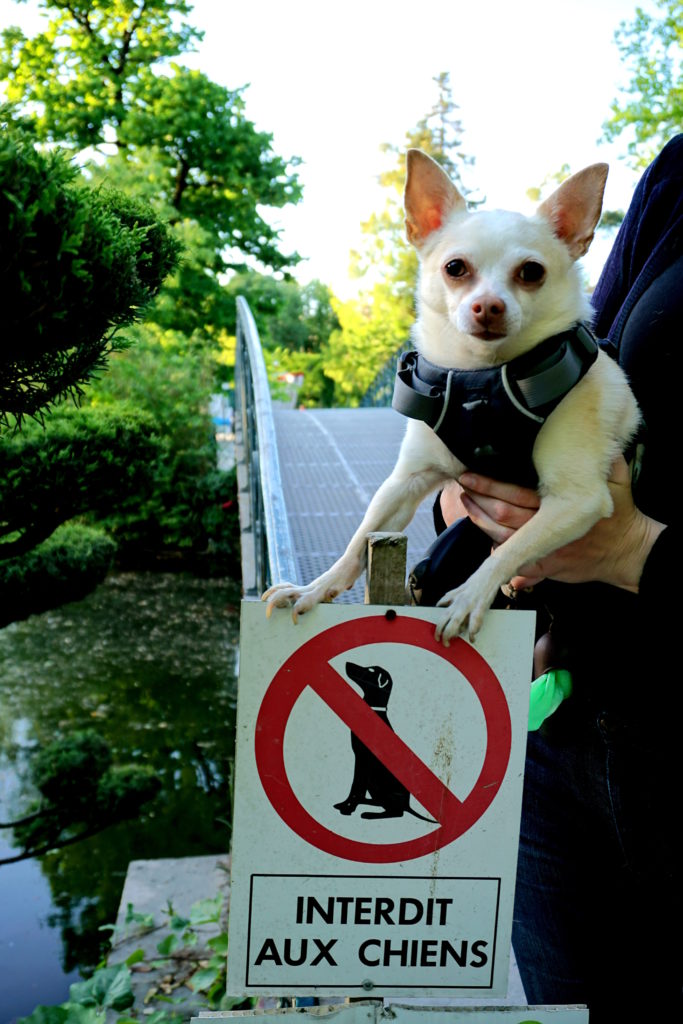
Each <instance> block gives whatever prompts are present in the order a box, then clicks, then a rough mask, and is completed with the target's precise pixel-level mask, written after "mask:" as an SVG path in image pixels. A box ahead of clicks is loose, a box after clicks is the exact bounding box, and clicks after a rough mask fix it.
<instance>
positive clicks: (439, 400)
mask: <svg viewBox="0 0 683 1024" xmlns="http://www.w3.org/2000/svg"><path fill="white" fill-rule="evenodd" d="M597 356H598V343H597V341H596V340H595V337H594V336H593V334H592V332H591V331H590V330H589V329H588V327H586V326H585V324H581V323H579V324H576V325H575V326H574V327H573V328H571V329H570V330H568V331H563V332H562V333H561V334H555V335H553V336H552V337H551V338H547V339H546V340H545V341H543V342H541V344H540V345H538V346H537V347H536V348H534V349H532V351H531V352H526V353H524V355H522V356H518V357H517V358H516V359H513V360H511V361H510V362H509V363H505V364H503V366H499V367H495V368H493V369H494V370H495V371H496V372H500V373H501V374H503V368H505V372H504V377H505V380H506V386H507V385H509V384H512V385H513V387H514V388H515V389H516V390H517V391H518V393H519V399H520V411H522V412H524V411H527V410H528V413H529V414H533V415H532V418H534V419H536V418H537V416H536V414H534V413H533V410H535V409H540V408H543V407H544V406H548V405H550V404H551V403H554V404H557V402H558V401H559V399H560V398H563V397H564V396H565V395H566V394H567V392H568V391H570V390H571V388H573V387H574V385H575V384H576V383H577V382H578V381H579V380H580V379H581V378H582V377H583V375H584V374H585V373H586V371H587V370H588V369H589V368H590V367H591V366H592V364H593V363H594V362H595V360H596V359H597ZM454 372H458V371H453V370H448V369H446V368H445V367H441V366H437V365H436V364H435V363H431V362H430V361H429V360H428V359H425V358H424V357H423V356H421V355H419V353H418V352H416V351H411V352H404V353H403V354H402V355H401V357H400V359H399V363H398V370H397V373H396V380H395V384H394V397H393V401H392V403H391V404H392V406H393V407H394V409H396V410H397V411H398V412H400V413H402V414H403V415H404V416H409V417H411V418H412V419H419V420H424V422H425V423H427V424H428V425H429V426H430V427H432V429H434V428H435V426H436V425H437V424H438V423H439V421H440V419H441V418H442V416H443V413H444V406H445V398H446V394H447V390H448V379H449V375H450V374H452V373H454ZM470 372H473V373H477V372H478V371H470ZM482 372H485V373H486V372H491V370H485V371H482ZM525 405H526V410H525V409H524V406H525ZM550 411H551V410H548V412H550Z"/></svg>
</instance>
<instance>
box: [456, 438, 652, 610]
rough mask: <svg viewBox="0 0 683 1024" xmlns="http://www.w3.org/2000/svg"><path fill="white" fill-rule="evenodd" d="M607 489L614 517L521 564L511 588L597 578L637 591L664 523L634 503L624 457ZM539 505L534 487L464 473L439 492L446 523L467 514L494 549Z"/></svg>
mask: <svg viewBox="0 0 683 1024" xmlns="http://www.w3.org/2000/svg"><path fill="white" fill-rule="evenodd" d="M609 488H610V492H611V494H612V499H613V501H614V512H613V513H612V515H611V516H610V517H609V518H608V519H601V520H599V522H597V523H596V524H595V526H594V527H593V528H592V529H591V530H589V531H588V533H587V534H586V535H585V536H584V537H580V538H579V539H578V540H575V541H573V543H571V544H567V545H566V546H565V547H561V548H558V550H557V551H554V552H552V553H551V554H549V555H547V556H546V557H545V558H542V559H541V560H540V561H538V562H534V563H533V564H532V565H525V566H523V567H522V570H521V572H520V575H519V576H515V577H514V578H513V579H512V580H510V584H511V586H512V587H514V588H515V590H523V589H524V588H525V587H532V586H534V585H535V584H536V583H540V581H541V580H543V579H554V580H559V581H560V582H563V583H587V582H589V581H595V580H597V581H600V582H602V583H610V584H612V585H613V586H616V587H622V588H623V589H625V590H631V591H633V592H637V590H638V583H639V581H640V577H641V574H642V571H643V567H644V565H645V562H646V560H647V556H648V555H649V553H650V551H651V549H652V546H653V545H654V542H655V540H656V539H657V537H658V536H659V534H660V533H661V532H662V530H664V529H665V526H664V525H663V524H662V523H659V522H657V521H656V520H654V519H650V518H649V517H648V516H646V515H644V514H643V513H642V512H641V511H640V510H639V509H638V508H637V507H636V506H635V504H634V502H633V496H632V494H631V482H630V475H629V469H628V466H627V464H626V461H625V460H624V459H623V458H622V457H620V458H619V459H617V460H616V461H615V462H614V464H613V465H612V471H611V474H610V479H609ZM539 504H540V500H539V497H538V495H537V493H536V492H535V491H532V490H529V489H528V488H525V487H518V486H517V485H515V484H508V483H503V482H501V481H499V480H492V479H490V478H489V477H485V476H480V475H479V474H475V473H469V472H468V473H464V474H463V475H462V477H461V479H460V484H457V483H455V482H453V483H452V484H449V485H448V486H447V487H446V488H444V491H443V493H442V495H441V510H442V512H443V516H444V519H445V521H446V523H447V524H450V523H452V522H454V521H455V520H456V519H458V518H460V517H462V516H463V515H466V516H469V518H470V519H471V520H472V522H473V523H474V524H475V525H476V526H478V527H479V528H480V529H481V530H483V531H484V533H486V534H488V536H489V537H490V538H491V540H492V541H493V546H494V547H496V546H497V545H498V544H502V543H503V541H505V540H507V538H508V537H510V536H511V535H512V534H513V533H514V532H515V531H516V530H518V529H519V528H520V526H523V525H524V523H526V522H527V521H528V520H529V519H531V517H532V516H533V515H534V513H535V512H536V510H537V509H538V507H539Z"/></svg>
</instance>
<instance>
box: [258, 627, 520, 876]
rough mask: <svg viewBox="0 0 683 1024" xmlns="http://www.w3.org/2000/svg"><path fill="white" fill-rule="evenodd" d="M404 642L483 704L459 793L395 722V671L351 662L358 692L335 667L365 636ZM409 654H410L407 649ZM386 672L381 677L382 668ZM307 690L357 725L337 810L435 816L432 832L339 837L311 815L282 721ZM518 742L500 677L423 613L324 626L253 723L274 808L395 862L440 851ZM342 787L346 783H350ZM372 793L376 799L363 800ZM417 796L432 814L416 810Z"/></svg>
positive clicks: (489, 792)
mask: <svg viewBox="0 0 683 1024" xmlns="http://www.w3.org/2000/svg"><path fill="white" fill-rule="evenodd" d="M378 643H381V644H391V645H394V644H404V645H408V646H410V647H412V648H419V649H422V650H423V651H428V652H430V653H431V654H432V655H437V656H438V657H440V658H442V659H444V661H445V662H449V663H451V664H452V665H453V666H454V667H455V668H456V669H458V670H459V671H460V673H462V675H463V676H464V677H465V679H466V680H467V682H468V683H469V686H470V687H471V688H472V691H473V692H474V695H475V697H476V699H477V701H478V702H479V705H480V707H481V711H482V712H483V716H484V721H485V726H486V750H485V754H484V760H483V764H482V767H481V770H480V772H479V776H478V777H477V779H476V782H475V783H474V785H473V787H472V788H471V790H470V792H469V794H468V795H467V796H466V797H465V798H464V799H462V800H461V799H459V798H458V797H457V796H455V794H454V793H453V792H452V791H451V789H449V788H448V786H447V785H445V784H444V782H442V781H441V779H440V778H438V776H437V775H435V774H434V772H433V771H432V770H431V769H430V768H429V767H428V766H427V764H425V762H424V760H423V759H421V758H420V757H419V756H418V755H417V754H416V753H415V752H414V751H413V750H412V749H411V748H410V746H409V745H408V744H407V743H406V742H404V740H403V739H401V737H400V736H399V735H397V733H396V732H394V731H393V729H392V727H391V725H390V724H389V721H388V718H387V714H386V708H387V701H388V697H389V694H390V692H391V686H390V682H391V681H392V680H391V679H390V678H389V679H387V678H386V677H387V675H388V673H386V671H385V670H384V669H382V668H381V666H378V665H375V666H362V665H359V664H356V662H355V661H350V660H349V661H346V662H345V667H346V674H347V675H348V677H349V678H350V679H352V680H353V681H354V682H355V683H356V684H357V685H358V686H359V687H360V688H361V690H362V691H363V696H362V697H361V696H360V695H359V694H358V693H357V692H356V691H355V690H354V689H353V688H352V687H351V686H350V685H349V684H348V683H347V682H346V681H345V680H344V679H343V678H342V677H341V676H340V675H339V673H338V672H337V671H336V670H335V669H334V668H333V667H332V666H331V665H330V661H331V660H332V659H334V658H337V657H339V656H343V655H344V654H345V653H346V652H347V651H353V650H357V649H358V648H359V647H361V646H363V645H369V644H378ZM406 653H407V652H406ZM382 673H383V675H382ZM307 688H310V689H311V690H312V691H314V692H315V693H316V694H317V696H318V697H319V698H320V699H321V700H322V701H324V702H325V704H327V706H328V707H329V708H330V709H331V711H332V712H333V713H334V714H335V715H336V716H338V718H339V719H340V720H341V722H343V723H344V725H345V726H347V727H348V728H349V729H350V730H351V734H352V744H353V749H354V755H355V768H354V775H353V779H352V781H351V789H350V792H349V794H348V796H347V797H346V799H343V800H341V801H340V802H339V803H336V804H335V807H336V808H337V812H340V813H341V814H345V815H351V814H353V813H354V812H355V811H356V809H357V807H358V805H359V804H361V803H367V804H373V805H376V806H379V807H380V808H382V810H381V811H365V812H361V813H362V816H363V817H364V818H390V817H392V818H393V817H398V816H400V815H402V814H403V813H405V812H409V813H411V814H415V815H416V816H417V817H420V818H423V820H426V821H430V822H433V823H434V824H438V827H437V828H434V829H432V830H431V831H429V832H428V833H427V834H426V835H422V836H419V837H417V838H413V839H408V840H403V841H400V842H379V841H377V842H367V841H359V840H357V839H351V838H349V837H347V836H344V835H340V834H338V833H337V832H335V831H333V830H332V829H330V828H328V827H327V826H325V825H322V824H321V823H320V822H319V821H317V820H316V818H315V817H313V815H312V814H310V813H309V811H308V810H306V808H305V807H304V806H303V804H302V803H301V801H300V800H299V799H298V798H297V796H296V795H295V793H294V790H293V788H292V785H291V783H290V780H289V778H288V775H287V771H286V768H285V756H284V746H285V742H284V740H285V729H286V727H287V723H288V721H289V719H290V716H291V714H292V711H293V709H294V707H295V705H296V703H297V701H298V700H299V698H300V697H301V696H302V694H303V693H304V691H305V690H306V689H307ZM511 742H512V730H511V723H510V713H509V709H508V705H507V701H506V699H505V694H504V692H503V689H502V687H501V685H500V682H499V681H498V679H497V677H496V675H495V674H494V672H493V671H492V669H491V667H490V666H489V665H488V663H487V662H486V661H485V660H484V659H483V658H482V657H481V655H480V654H478V653H477V651H475V650H474V648H473V647H471V646H470V645H469V644H467V643H465V641H463V640H456V641H455V642H454V643H453V644H452V645H451V646H450V647H449V648H446V647H443V646H442V645H441V644H437V643H436V641H435V640H434V626H433V624H431V623H429V622H426V621H424V620H422V619H416V618H411V617H408V616H399V617H397V618H396V619H394V620H392V621H389V620H387V619H386V618H385V617H384V616H383V615H377V616H368V617H367V618H359V619H355V620H353V621H349V622H343V623H340V624H339V625H337V626H333V627H331V628H330V629H327V630H324V631H323V632H321V633H319V634H318V635H317V636H315V637H313V638H312V639H311V640H309V641H308V642H307V643H306V644H304V645H303V647H301V648H299V650H297V651H295V653H294V654H293V655H291V657H290V658H288V659H287V661H286V662H285V663H284V664H283V665H282V666H281V668H280V669H279V670H278V672H277V673H276V675H275V677H274V678H273V680H272V681H271V683H270V685H269V687H268V689H267V691H266V693H265V696H264V698H263V701H262V703H261V707H260V710H259V714H258V718H257V721H256V736H255V749H254V753H255V758H256V766H257V769H258V773H259V777H260V780H261V784H262V786H263V789H264V791H265V793H266V795H267V797H268V799H269V801H270V803H271V804H272V806H273V808H274V809H275V811H276V812H277V814H278V815H279V816H280V817H281V818H282V820H283V821H284V822H285V823H286V824H287V825H288V826H289V828H291V829H292V830H293V831H294V832H296V833H297V834H298V835H299V836H300V837H301V838H302V839H304V840H305V841H306V842H307V843H310V844H311V845H312V846H315V847H317V848H318V849H320V850H323V851H324V852H326V853H329V854H332V855H333V856H335V857H342V858H344V859H346V860H353V861H358V862H361V863H366V864H389V863H396V862H398V861H404V860H411V859H414V858H416V857H424V856H428V855H429V854H432V853H434V852H435V851H436V850H438V849H440V848H441V847H443V846H447V845H448V844H449V843H452V842H453V841H454V840H455V839H457V838H458V837H459V836H461V835H463V833H465V832H467V831H468V829H470V828H471V827H472V826H473V825H474V824H475V823H476V822H477V821H478V820H479V818H480V817H481V816H482V814H483V813H484V812H485V811H486V809H487V808H488V807H489V806H490V805H491V803H492V802H493V800H494V799H495V797H496V795H497V793H498V790H499V788H500V786H501V784H502V782H503V779H504V777H505V772H506V770H507V766H508V762H509V759H510V749H511ZM342 785H343V786H344V787H345V788H347V789H348V785H349V782H348V780H344V781H343V782H342ZM366 792H367V793H369V796H370V799H365V796H366ZM411 797H413V798H414V801H415V802H417V803H419V804H420V805H421V806H422V807H423V808H424V809H425V810H426V811H427V812H428V814H429V815H430V816H431V818H426V816H424V815H420V814H418V813H417V812H416V811H415V810H414V809H413V808H412V806H411V804H410V800H411Z"/></svg>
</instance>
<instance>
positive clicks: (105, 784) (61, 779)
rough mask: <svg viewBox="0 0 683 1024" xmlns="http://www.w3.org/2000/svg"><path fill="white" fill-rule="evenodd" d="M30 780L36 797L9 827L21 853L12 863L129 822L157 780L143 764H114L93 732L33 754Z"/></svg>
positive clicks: (154, 790)
mask: <svg viewBox="0 0 683 1024" xmlns="http://www.w3.org/2000/svg"><path fill="white" fill-rule="evenodd" d="M31 781H32V783H33V785H34V787H35V789H36V790H37V791H38V793H39V794H40V796H39V797H37V798H36V799H35V800H34V801H33V803H32V805H31V806H30V807H29V808H28V809H27V810H28V813H27V814H24V815H23V816H22V817H21V818H18V819H16V820H14V821H5V822H0V828H3V829H4V828H11V829H12V832H13V840H14V842H15V843H16V844H17V845H18V846H20V847H21V852H20V853H17V854H15V855H14V856H13V857H5V858H3V859H2V860H0V864H11V863H13V862H15V861H19V860H26V858H28V857H39V856H40V855H41V854H44V853H47V852H48V851H50V850H55V849H59V848H60V847H63V846H70V845H71V844H72V843H77V842H80V841H81V840H82V839H85V838H86V837H88V836H92V835H95V834H96V833H98V832H101V831H102V829H105V828H108V827H109V826H110V825H113V824H116V823H117V822H119V821H125V820H126V819H128V818H134V817H136V815H137V814H138V813H139V811H140V807H141V806H142V804H144V803H146V802H147V801H148V800H151V799H153V798H154V797H155V796H156V795H157V793H158V792H159V790H160V789H161V781H160V780H159V778H158V777H157V775H156V774H155V772H154V770H153V769H152V768H151V767H150V766H148V765H140V764H127V765H115V764H113V756H112V752H111V749H110V747H109V745H108V744H107V743H106V742H105V741H104V740H103V739H102V738H101V737H100V736H98V734H97V733H96V732H93V731H92V730H86V731H83V732H74V733H72V734H71V735H70V736H69V737H68V738H67V739H63V740H55V741H54V742H52V743H49V744H48V745H47V746H44V747H42V748H41V749H40V750H38V751H37V752H36V754H35V755H34V757H33V759H32V765H31Z"/></svg>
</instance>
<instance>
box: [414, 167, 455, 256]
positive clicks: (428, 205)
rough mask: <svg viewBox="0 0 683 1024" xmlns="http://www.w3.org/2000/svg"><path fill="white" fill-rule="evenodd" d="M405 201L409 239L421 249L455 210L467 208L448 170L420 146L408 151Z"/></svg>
mask: <svg viewBox="0 0 683 1024" xmlns="http://www.w3.org/2000/svg"><path fill="white" fill-rule="evenodd" d="M404 205H405V211H406V233H407V235H408V241H409V242H411V243H412V244H413V245H414V246H416V247H417V248H418V249H419V248H420V246H421V245H422V244H423V242H424V241H425V240H426V238H427V237H428V236H429V235H431V233H432V231H436V229H437V228H440V227H441V225H442V224H443V223H444V221H445V220H446V219H447V217H448V215H449V214H450V213H452V212H453V210H456V209H463V210H465V209H466V208H467V204H466V202H465V200H464V199H463V197H462V196H461V195H460V193H459V192H458V190H457V188H456V187H455V185H454V184H453V182H452V181H451V179H450V178H449V177H448V175H447V174H446V173H445V171H442V169H441V168H440V167H439V165H438V164H437V163H436V161H434V160H432V158H431V157H430V156H427V154H426V153H423V152H422V150H421V149H409V150H408V153H407V155H406V188H405V195H404Z"/></svg>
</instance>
